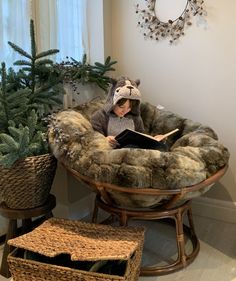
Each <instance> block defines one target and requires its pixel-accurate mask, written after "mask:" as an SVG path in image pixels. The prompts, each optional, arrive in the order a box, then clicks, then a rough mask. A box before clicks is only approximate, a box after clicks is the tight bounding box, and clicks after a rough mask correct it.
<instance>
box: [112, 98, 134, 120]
mask: <svg viewBox="0 0 236 281" xmlns="http://www.w3.org/2000/svg"><path fill="white" fill-rule="evenodd" d="M130 110H131V105H130V100H127V101H126V102H125V103H124V104H122V105H118V104H116V105H115V106H114V108H113V111H114V113H115V114H116V115H117V116H118V117H124V116H125V115H126V114H127V113H128V112H130Z"/></svg>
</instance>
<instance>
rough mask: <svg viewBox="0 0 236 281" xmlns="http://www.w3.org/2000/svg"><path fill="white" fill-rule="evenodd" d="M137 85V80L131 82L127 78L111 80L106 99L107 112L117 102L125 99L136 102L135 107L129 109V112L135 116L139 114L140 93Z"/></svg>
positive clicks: (138, 81) (138, 83) (138, 82)
mask: <svg viewBox="0 0 236 281" xmlns="http://www.w3.org/2000/svg"><path fill="white" fill-rule="evenodd" d="M138 85H140V80H139V79H137V80H135V81H133V80H131V79H129V78H128V77H120V78H119V79H117V80H113V81H112V87H111V88H110V91H109V93H108V97H107V104H108V106H107V111H111V110H112V109H113V107H114V106H115V105H116V104H117V102H118V101H119V100H121V99H123V98H125V99H131V100H136V101H137V103H136V106H135V107H134V108H132V109H131V112H132V113H133V114H135V115H136V114H139V113H140V110H139V106H140V101H141V93H140V91H139V89H138Z"/></svg>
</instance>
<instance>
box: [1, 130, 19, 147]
mask: <svg viewBox="0 0 236 281" xmlns="http://www.w3.org/2000/svg"><path fill="white" fill-rule="evenodd" d="M0 139H1V141H2V143H5V144H6V145H8V146H9V147H10V148H11V150H13V151H14V150H17V149H18V147H19V146H18V143H17V142H16V141H15V140H14V139H13V138H12V137H11V136H9V135H7V134H5V133H1V134H0Z"/></svg>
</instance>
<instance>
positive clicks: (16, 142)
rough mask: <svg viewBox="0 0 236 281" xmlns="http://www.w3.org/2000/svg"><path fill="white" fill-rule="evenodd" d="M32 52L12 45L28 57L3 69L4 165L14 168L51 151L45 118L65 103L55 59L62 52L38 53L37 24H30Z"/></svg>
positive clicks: (0, 154)
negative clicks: (55, 107)
mask: <svg viewBox="0 0 236 281" xmlns="http://www.w3.org/2000/svg"><path fill="white" fill-rule="evenodd" d="M30 37H31V53H30V54H29V53H27V52H26V51H24V50H23V49H22V48H20V47H19V46H17V45H16V44H14V43H12V42H8V44H9V45H10V46H11V47H12V48H13V49H14V51H16V52H18V53H19V54H20V55H21V56H23V57H24V59H22V60H18V61H16V62H15V63H14V65H16V66H18V67H20V69H19V70H18V71H17V72H16V71H14V70H13V69H12V68H10V69H9V70H8V72H7V71H6V66H5V63H2V68H1V83H0V165H2V166H3V167H10V166H12V165H13V163H15V162H16V161H17V160H19V159H23V158H25V157H28V156H33V155H41V154H44V153H47V152H48V143H47V140H46V131H47V124H46V123H44V121H43V120H44V118H43V117H44V116H46V115H48V114H49V112H50V110H51V109H52V108H53V107H54V106H57V105H59V104H61V103H62V98H61V97H60V94H62V92H63V91H62V83H61V82H62V79H63V77H62V74H61V72H60V71H59V70H58V68H57V67H56V65H55V64H54V63H53V61H52V60H50V59H48V58H46V57H48V56H50V55H53V54H56V53H57V52H59V50H57V49H51V50H48V51H44V52H41V53H37V46H36V42H35V33H34V23H33V21H32V20H31V21H30Z"/></svg>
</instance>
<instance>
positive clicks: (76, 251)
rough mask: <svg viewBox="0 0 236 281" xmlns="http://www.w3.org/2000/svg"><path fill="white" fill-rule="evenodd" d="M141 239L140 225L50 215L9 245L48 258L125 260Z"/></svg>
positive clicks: (142, 235) (141, 229) (142, 234)
mask: <svg viewBox="0 0 236 281" xmlns="http://www.w3.org/2000/svg"><path fill="white" fill-rule="evenodd" d="M143 239H144V229H143V228H139V227H137V228H136V227H113V226H109V225H101V224H92V223H87V222H82V221H73V220H66V219H59V218H50V219H48V220H47V221H45V222H44V223H43V224H41V225H40V226H38V227H37V228H35V229H34V230H33V231H31V232H29V233H27V234H24V235H21V236H19V237H17V238H14V239H10V240H8V244H9V245H12V246H15V247H18V248H23V249H25V250H29V251H32V252H35V253H39V254H42V255H45V256H47V257H55V256H57V255H59V254H70V256H71V260H72V261H77V260H79V261H86V260H87V261H94V260H121V259H122V260H128V259H129V258H130V257H131V256H132V254H133V253H134V252H135V250H136V249H137V248H138V246H139V245H140V243H143Z"/></svg>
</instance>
